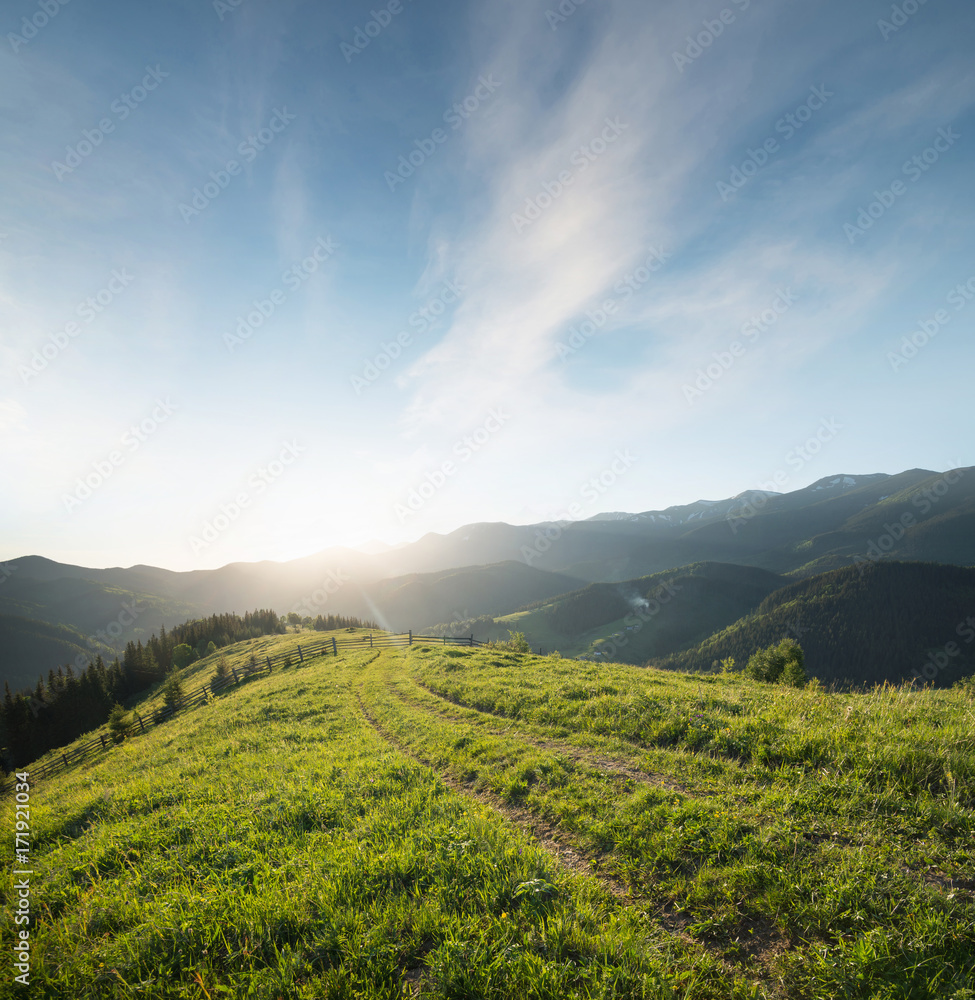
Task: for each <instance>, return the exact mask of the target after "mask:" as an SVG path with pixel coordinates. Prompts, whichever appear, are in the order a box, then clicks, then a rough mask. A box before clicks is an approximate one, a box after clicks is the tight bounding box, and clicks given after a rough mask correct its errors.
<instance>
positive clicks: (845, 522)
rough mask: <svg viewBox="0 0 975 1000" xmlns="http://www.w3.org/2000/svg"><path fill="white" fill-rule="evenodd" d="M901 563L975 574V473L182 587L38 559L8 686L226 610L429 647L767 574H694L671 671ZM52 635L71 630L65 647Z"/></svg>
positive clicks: (319, 563) (500, 527)
mask: <svg viewBox="0 0 975 1000" xmlns="http://www.w3.org/2000/svg"><path fill="white" fill-rule="evenodd" d="M895 560H896V561H905V560H907V561H924V562H935V563H945V564H954V565H961V566H969V565H975V468H961V469H955V470H951V471H949V472H945V473H938V472H932V471H929V470H923V469H913V470H910V471H907V472H902V473H899V474H896V475H886V474H870V475H850V474H838V475H834V476H829V477H826V478H824V479H821V480H819V481H818V482H815V483H813V484H812V485H810V486H807V487H805V488H803V489H800V490H795V491H793V492H789V493H776V492H772V491H767V490H749V491H746V492H744V493H741V494H739V495H737V496H735V497H731V498H728V499H725V500H719V501H708V500H700V501H697V502H696V503H692V504H686V505H681V506H672V507H668V508H666V509H663V510H648V511H643V512H638V513H626V512H615V513H604V514H598V515H596V516H595V517H592V518H590V519H588V520H584V521H575V522H566V521H549V522H542V523H539V524H531V525H511V524H506V523H477V524H470V525H465V526H464V527H462V528H459V529H457V530H456V531H453V532H450V533H448V534H443V535H441V534H434V533H431V534H428V535H425V536H424V537H422V538H420V539H419V540H418V541H416V542H413V543H410V544H406V545H400V546H397V547H389V546H384V545H381V544H376V545H372V546H369V551H358V550H353V549H348V548H331V549H326V550H324V551H322V552H319V553H316V554H314V555H310V556H307V557H304V558H302V559H297V560H293V561H290V562H284V563H276V562H259V563H233V564H230V565H227V566H224V567H221V568H220V569H216V570H197V571H193V572H184V573H179V572H173V571H171V570H166V569H161V568H158V567H152V566H143V565H139V566H133V567H129V568H111V569H92V568H86V567H81V566H71V565H66V564H62V563H58V562H54V561H52V560H49V559H46V558H43V557H41V556H36V555H32V556H25V557H23V558H20V559H14V560H11V561H9V562H8V563H6V564H5V566H4V573H3V576H2V582H0V649H3V650H4V655H3V663H2V666H0V676H2V677H3V679H5V680H8V681H9V682H10V683H11V685H12V686H17V687H20V686H24V685H25V684H29V683H32V682H33V681H34V680H36V677H37V676H38V674H39V673H43V674H46V673H47V670H48V669H50V668H51V667H54V668H56V667H57V666H58V665H59V664H61V663H63V662H66V661H67V662H74V661H75V659H76V658H77V659H78V660H79V662H80V659H82V658H83V653H79V652H78V651H77V650H78V649H79V648H80V649H83V650H87V651H89V652H91V653H92V654H94V652H95V651H96V650H97V651H98V652H104V649H105V648H107V647H111V648H114V649H119V648H121V647H122V646H124V643H125V642H126V641H128V640H130V639H136V638H145V637H148V635H150V634H151V633H152V632H158V630H159V628H160V627H161V626H162V625H163V624H166V625H169V626H171V625H174V624H177V623H179V622H181V621H184V620H186V619H188V618H195V617H202V616H204V615H209V614H212V613H219V612H225V611H236V612H238V613H242V612H244V611H245V610H251V609H254V608H259V607H263V608H272V609H274V610H276V611H278V612H281V613H284V612H288V611H296V612H298V613H299V614H300V615H301V616H302V617H305V616H311V617H315V616H316V615H318V614H328V613H335V614H348V615H356V616H359V617H362V618H368V619H372V620H375V621H376V622H378V623H379V624H380V625H382V626H383V627H388V628H391V629H393V630H397V631H399V630H405V629H407V628H413V629H415V630H418V631H424V630H428V629H430V628H432V627H433V626H435V625H437V624H440V625H441V626H442V627H443V626H446V627H449V626H451V624H455V625H457V624H459V623H464V622H468V621H470V620H472V619H478V618H485V617H486V618H489V619H490V620H492V621H498V620H499V619H505V618H506V617H507V616H511V615H512V614H514V613H521V612H520V611H519V609H524V608H526V607H527V606H529V605H532V604H538V603H539V602H543V603H544V602H546V601H551V600H552V599H554V598H557V597H559V595H566V594H573V593H576V592H578V591H580V590H583V591H584V590H585V588H586V587H587V585H590V584H621V583H624V582H626V581H645V579H646V578H648V577H652V576H653V575H655V574H662V573H663V574H666V573H668V572H672V571H675V570H677V569H679V568H681V567H692V566H695V565H699V564H712V565H713V564H724V565H731V566H736V567H739V570H738V571H735V572H742V573H743V572H745V570H746V569H747V568H751V569H753V570H760V571H763V572H764V574H765V576H762V575H761V574H757V575H753V577H751V578H750V579H751V584H750V585H749V586H748V587H745V588H744V590H740V591H738V592H737V593H736V592H735V591H736V588H738V587H740V586H741V585H742V584H741V580H740V579H737V578H733V579H725V580H724V582H722V581H721V580H719V579H718V578H717V576H716V575H715V574H716V571H714V570H711V571H710V572H709V573H702V571H700V570H698V571H694V572H691V571H689V574H685V575H688V579H689V580H691V579H693V580H694V581H695V582H693V583H692V584H691V583H689V584H688V585H689V586H691V587H692V588H697V589H696V590H695V595H696V596H695V598H694V601H693V602H692V605H693V607H695V608H697V611H696V612H695V613H694V615H692V617H693V618H694V624H695V628H696V631H694V630H693V629H691V630H690V631H688V628H683V627H682V628H678V629H677V631H676V632H675V633H674V636H675V638H674V639H673V640H672V641H669V642H665V643H662V644H661V643H659V642H658V643H657V645H655V646H654V647H653V649H652V651H651V649H650V648H649V647H648V648H647V650H646V652H647V654H648V655H655V656H657V655H671V654H673V653H677V652H680V651H681V648H680V647H683V646H686V643H687V642H688V641H689V639H690V638H693V637H698V636H699V638H700V639H704V638H707V637H708V636H709V635H710V634H711V632H712V631H714V630H720V629H721V628H725V627H727V626H728V625H730V624H731V623H732V622H733V621H735V620H737V617H739V616H740V615H742V614H746V613H750V611H751V610H752V609H754V607H756V606H757V604H758V603H760V601H761V600H763V599H765V598H766V597H768V596H769V595H770V594H772V593H774V592H775V591H776V590H777V589H779V588H780V587H781V586H783V585H786V584H788V583H793V582H796V581H801V580H803V579H806V578H810V577H814V576H817V575H818V574H822V573H824V572H828V571H832V570H842V569H850V568H853V569H855V570H856V571H857V575H858V576H864V577H866V576H867V574H866V573H865V570H867V569H869V568H870V567H873V566H876V565H877V564H879V563H886V562H889V561H895ZM718 575H720V574H718ZM732 576H733V575H732ZM870 578H871V579H873V575H872V574H871V575H870ZM759 580H761V581H762V582H760V583H759V582H758V581H759ZM773 584H775V586H773ZM641 586H642V583H641ZM722 588H724V589H723V590H722ZM763 588H767V589H765V592H764V593H762V590H763ZM631 589H633V588H631ZM651 589H652V585H651ZM638 590H639V587H637V588H636V590H634V592H637V591H638ZM698 591H699V592H698ZM745 598H747V601H745V600H744V599H745ZM748 601H750V602H752V603H751V604H748V603H747V602H748ZM583 603H584V604H585V603H586V602H585V601H584V602H583ZM746 605H747V606H746ZM689 606H691V605H689ZM719 607H720V608H722V609H723V610H722V611H721V613H720V614H718V613H717V610H716V609H717V608H719ZM973 612H975V609H973ZM729 615H734V616H735V617H731V618H729V617H728V616H729ZM536 617H537V616H536ZM622 617H625V615H623V616H622ZM610 621H612V619H611V620H610ZM603 624H606V623H603ZM45 625H46V626H51V625H57V626H63V627H64V628H65V629H67V630H73V631H68V632H63V633H59V634H56V635H52V634H51V633H50V632H49V631H45V629H44V628H43V626H45ZM502 626H503V622H500V623H499V626H498V627H502ZM712 626H713V627H712ZM688 627H689V625H688ZM682 629H683V630H682ZM648 634H649V633H648ZM32 635H33V636H35V637H36V642H32V641H31V640H30V636H32ZM478 637H482V636H478ZM678 637H679V638H680V639H681V641H680V642H679V643H677V646H675V642H676V641H677V638H678ZM532 638H534V637H532ZM604 638H605V637H604ZM596 641H598V640H596ZM52 643H53V645H52ZM59 643H60V645H59ZM594 651H597V650H594ZM685 651H686V650H685Z"/></svg>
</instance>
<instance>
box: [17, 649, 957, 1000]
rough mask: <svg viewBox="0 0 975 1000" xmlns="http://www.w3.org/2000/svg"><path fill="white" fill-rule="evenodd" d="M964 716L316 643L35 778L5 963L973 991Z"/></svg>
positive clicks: (197, 974) (127, 986)
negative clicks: (16, 919) (139, 732)
mask: <svg viewBox="0 0 975 1000" xmlns="http://www.w3.org/2000/svg"><path fill="white" fill-rule="evenodd" d="M315 638H319V637H318V636H317V634H316V636H315ZM302 640H304V641H305V642H306V643H307V642H308V641H309V637H308V636H307V635H305V636H302V635H297V636H294V635H289V636H277V637H268V638H267V639H266V640H258V641H256V642H253V641H252V643H241V644H238V646H237V647H234V648H233V649H231V650H229V651H227V652H226V655H228V659H229V660H230V662H231V663H232V664H236V663H240V662H245V661H246V659H247V658H248V657H249V655H250V653H251V652H252V651H256V652H257V655H260V652H259V649H260V648H271V647H273V648H274V649H275V650H276V651H280V650H284V649H291V648H293V647H294V646H295V645H296V644H297V643H298V642H302ZM294 659H295V663H296V664H297V654H295V657H294ZM214 666H215V664H214V663H213V662H212V658H211V662H209V663H207V662H202V663H198V664H194V665H192V666H191V667H190V668H187V671H186V676H185V678H184V679H185V682H186V684H187V686H188V687H194V686H196V685H198V684H200V683H203V682H204V681H205V680H206V679H207V677H208V676H209V675H210V673H212V670H213V668H214ZM151 697H152V698H156V699H158V698H159V697H160V695H159V694H158V693H156V694H154V695H152V696H151ZM973 721H975V708H973V703H972V701H971V700H970V697H969V696H966V695H965V694H964V693H963V692H961V691H949V692H921V693H914V692H909V691H908V690H906V689H891V688H887V689H884V690H881V691H879V692H875V693H873V694H858V695H848V694H847V695H840V694H827V693H824V692H822V691H818V690H801V691H796V690H791V689H780V688H776V687H770V686H764V685H760V684H757V683H754V682H750V681H747V680H745V679H743V678H741V677H737V676H731V677H723V676H712V675H708V676H693V675H682V674H676V673H671V672H662V671H652V670H642V669H639V668H636V667H627V666H621V665H617V664H614V665H603V664H591V663H580V662H576V661H569V660H559V659H553V658H541V657H535V656H521V655H518V654H514V653H510V652H506V651H501V650H497V649H485V650H477V651H475V650H466V649H456V648H455V649H450V648H448V649H443V648H442V647H436V646H422V647H421V646H414V647H413V648H412V649H410V650H387V651H383V652H382V653H370V652H364V653H358V654H353V655H347V656H339V657H338V658H337V659H336V658H333V657H330V656H329V657H321V658H318V659H315V660H311V661H307V662H306V663H305V664H304V665H303V666H300V667H298V666H295V667H293V668H291V669H288V670H284V671H278V670H276V671H275V672H274V673H273V674H272V675H271V676H269V677H267V676H265V677H261V678H254V679H251V680H249V681H247V682H246V683H244V684H242V685H241V686H240V687H238V688H232V689H230V690H228V691H227V692H225V693H222V694H221V695H220V696H218V697H217V698H216V699H214V700H213V702H212V703H211V704H209V705H205V706H202V707H200V708H198V709H195V710H193V711H190V712H187V713H184V714H183V715H180V716H177V717H176V718H174V719H173V720H171V721H170V722H167V723H165V724H163V725H161V726H159V727H158V728H156V729H153V730H152V731H150V732H149V733H148V734H146V735H145V736H139V737H136V738H133V739H130V740H127V741H125V742H124V743H123V744H122V745H121V746H119V747H117V748H115V749H113V750H112V751H110V752H109V753H108V754H106V755H105V756H104V757H103V758H100V759H98V760H97V761H96V762H94V763H93V764H92V765H91V766H88V767H85V766H80V767H78V768H75V769H73V770H70V771H68V772H66V773H64V774H62V775H59V776H57V777H55V778H52V779H50V780H49V781H46V782H43V783H39V784H38V785H37V786H36V787H35V788H34V789H33V792H32V814H31V821H32V827H33V838H34V848H33V854H32V862H33V868H34V871H35V875H34V876H33V879H32V890H33V896H32V904H33V909H34V914H35V916H36V918H37V920H36V924H35V927H34V929H33V938H32V942H33V960H34V965H33V973H32V984H31V987H30V990H29V993H27V994H24V993H23V991H21V993H22V995H30V996H38V997H66V998H67V997H70V998H75V997H92V998H95V997H146V998H151V1000H156V998H170V997H193V998H197V997H204V998H205V997H210V998H212V1000H215V998H217V997H255V998H268V1000H271V998H277V997H289V998H291V997H295V998H298V997H307V998H311V997H330V998H331V997H337V998H344V997H349V998H351V997H362V998H373V997H379V998H384V997H411V996H423V997H437V998H458V1000H459V998H470V997H499V998H500V997H505V998H507V997H512V998H514V997H517V998H519V1000H520V998H551V1000H563V998H576V997H579V998H582V997H606V998H609V997H632V998H638V997H639V998H657V997H659V998H673V1000H676V998H681V1000H692V998H694V1000H696V998H701V1000H704V998H713V1000H719V998H720V1000H725V998H746V997H748V998H763V997H768V998H772V997H797V998H800V997H801V998H807V997H808V998H827V997H839V996H842V997H850V998H861V997H862V998H864V1000H866V998H884V1000H893V998H905V1000H907V998H912V1000H913V998H918V1000H926V998H930V1000H934V998H939V1000H941V998H952V997H953V998H956V1000H962V998H965V997H968V998H970V997H972V996H973V994H972V993H971V992H967V991H968V990H970V984H971V982H972V980H973V978H975V897H973V890H975V881H973V880H972V879H973V877H972V871H973V867H975V866H973V861H975V858H973V855H975V836H973V834H975V812H973V809H975V737H973ZM7 806H9V803H5V808H6V807H7ZM10 822H12V820H10V819H8V818H7V816H6V815H5V818H4V823H5V824H8V823H10ZM8 828H9V827H8ZM533 834H534V835H533ZM2 880H3V881H2V883H0V884H2V887H3V891H4V892H5V894H9V892H10V890H11V879H10V875H9V872H8V871H5V872H4V873H3V875H2ZM3 920H4V928H3V932H4V940H5V941H8V942H9V941H10V940H11V937H10V935H11V932H12V926H11V917H10V912H9V910H8V911H6V912H5V914H4V917H3ZM4 977H5V978H4V981H3V982H2V984H0V995H13V994H12V993H9V991H10V978H11V976H10V975H9V973H7V971H6V970H5V971H4ZM4 990H7V991H8V994H4V992H3V991H4Z"/></svg>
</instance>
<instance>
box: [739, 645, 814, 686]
mask: <svg viewBox="0 0 975 1000" xmlns="http://www.w3.org/2000/svg"><path fill="white" fill-rule="evenodd" d="M745 676H746V677H751V678H752V679H753V680H756V681H764V682H765V683H767V684H774V683H775V682H776V681H780V682H781V683H783V684H786V685H788V686H789V687H804V686H805V683H806V668H805V660H804V657H803V654H802V647H801V646H800V645H799V643H797V642H796V641H795V639H783V640H782V641H781V642H780V643H779V644H778V645H777V646H766V647H765V649H759V650H757V651H756V652H754V653H752V655H751V657H750V659H749V660H748V665H747V666H746V667H745Z"/></svg>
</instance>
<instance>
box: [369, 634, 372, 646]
mask: <svg viewBox="0 0 975 1000" xmlns="http://www.w3.org/2000/svg"><path fill="white" fill-rule="evenodd" d="M369 648H370V649H372V632H370V633H369Z"/></svg>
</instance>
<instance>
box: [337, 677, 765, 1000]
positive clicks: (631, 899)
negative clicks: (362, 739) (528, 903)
mask: <svg viewBox="0 0 975 1000" xmlns="http://www.w3.org/2000/svg"><path fill="white" fill-rule="evenodd" d="M356 699H357V701H358V703H359V710H360V711H361V712H362V716H363V718H364V719H365V721H366V722H367V723H368V725H369V726H370V727H372V729H373V730H374V731H375V733H376V734H377V735H378V736H379V737H380V739H382V740H383V741H384V742H386V743H387V744H389V746H391V747H392V748H393V749H394V750H395V751H396V752H397V753H400V754H402V755H403V756H404V757H406V758H407V759H409V760H412V761H413V762H414V763H416V764H418V765H419V766H420V767H425V768H427V769H429V770H430V771H432V772H433V773H434V774H435V775H436V776H437V778H438V779H439V780H440V781H442V782H443V784H444V785H446V787H447V788H449V789H450V790H451V791H453V792H455V793H457V794H458V795H463V796H464V797H465V798H469V799H473V800H474V801H476V802H478V803H480V804H481V805H485V806H487V807H488V808H490V809H492V810H493V811H494V812H496V813H498V814H500V816H501V817H502V818H503V819H504V820H506V821H507V823H508V825H509V826H511V827H513V828H514V829H515V830H516V831H518V832H519V833H521V834H523V835H525V836H526V837H527V838H528V840H529V841H530V842H531V843H532V844H533V846H537V847H539V848H541V849H542V850H543V851H545V853H546V854H548V855H549V856H550V857H551V858H552V860H553V862H554V863H555V864H556V865H557V866H558V867H559V868H562V869H563V870H564V871H567V872H569V873H571V874H573V875H577V876H580V877H582V878H584V879H588V880H591V881H593V882H595V883H597V884H598V885H599V886H600V887H601V888H602V889H604V890H605V891H606V892H608V893H609V894H610V895H611V896H612V897H613V898H614V899H615V900H616V902H617V903H618V904H619V905H621V906H624V907H627V908H631V907H632V908H641V907H642V905H643V904H645V903H650V904H651V907H652V909H651V910H645V911H644V912H646V913H647V915H648V916H650V917H651V918H652V919H653V920H655V922H656V923H657V924H658V925H659V926H660V927H661V928H662V929H663V930H664V931H665V932H666V933H667V934H669V935H671V936H672V937H674V938H676V939H678V940H679V941H680V942H681V943H682V944H683V945H684V946H685V947H686V948H688V949H689V950H690V952H691V954H694V953H703V954H706V955H708V956H709V957H710V958H711V959H712V960H714V961H715V962H717V963H718V965H720V966H721V968H723V969H724V970H725V971H726V972H728V973H730V974H736V973H741V972H744V971H745V970H744V969H743V968H742V967H741V966H740V965H736V964H735V963H733V962H730V961H728V959H727V958H726V957H725V956H724V955H723V954H722V953H721V951H720V949H718V948H716V947H714V946H713V945H712V943H711V942H710V941H704V940H701V939H699V938H696V937H694V936H693V935H691V934H689V933H688V932H687V928H688V927H689V926H690V925H692V924H693V923H694V918H693V917H691V916H689V915H687V914H685V913H682V912H680V911H678V910H676V909H674V908H661V907H659V906H655V905H654V904H653V902H652V900H649V899H645V898H643V897H637V896H634V895H633V893H632V891H631V889H630V887H629V886H628V885H627V884H626V883H624V882H622V881H621V880H619V879H615V878H613V877H612V876H611V875H609V874H607V873H606V872H602V871H598V870H595V869H594V868H593V865H594V859H593V858H591V857H587V856H586V855H584V854H582V853H581V852H580V851H579V850H578V849H577V847H576V845H575V844H573V843H571V842H570V841H569V840H568V839H567V838H566V837H565V835H564V834H563V833H562V831H561V830H560V828H559V827H558V825H557V824H553V823H550V822H548V821H547V820H545V819H542V818H541V817H539V816H537V815H536V814H535V813H532V812H531V811H529V810H527V809H523V808H521V807H519V806H514V805H511V804H510V803H508V802H505V801H504V800H503V799H502V798H501V797H500V796H498V795H496V794H494V793H493V792H489V791H477V790H476V789H475V788H474V783H473V782H463V781H459V780H458V779H456V778H454V777H452V776H451V775H450V774H447V773H445V772H444V771H442V770H441V769H440V768H438V767H437V766H436V765H435V764H433V763H432V762H431V761H429V760H427V759H425V758H424V757H423V756H422V755H420V754H418V753H417V752H416V751H414V750H413V749H412V748H411V747H409V746H407V745H406V744H405V743H403V742H402V741H401V740H399V739H398V738H397V737H396V736H394V735H393V734H392V733H391V732H390V731H389V730H388V729H387V728H386V727H385V726H383V724H382V723H381V722H379V720H378V719H376V717H375V716H374V715H373V714H372V713H371V712H370V711H369V709H368V708H367V707H366V704H365V702H364V701H363V699H362V694H361V691H357V692H356ZM407 704H408V703H407ZM750 971H751V977H750V978H751V984H752V987H753V988H756V989H757V988H762V989H767V988H768V986H769V984H768V982H766V981H765V979H764V978H756V976H755V971H754V970H750ZM765 995H766V996H775V995H776V994H775V993H774V992H773V993H770V994H765ZM755 996H756V997H757V996H759V994H758V993H756V994H755Z"/></svg>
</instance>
